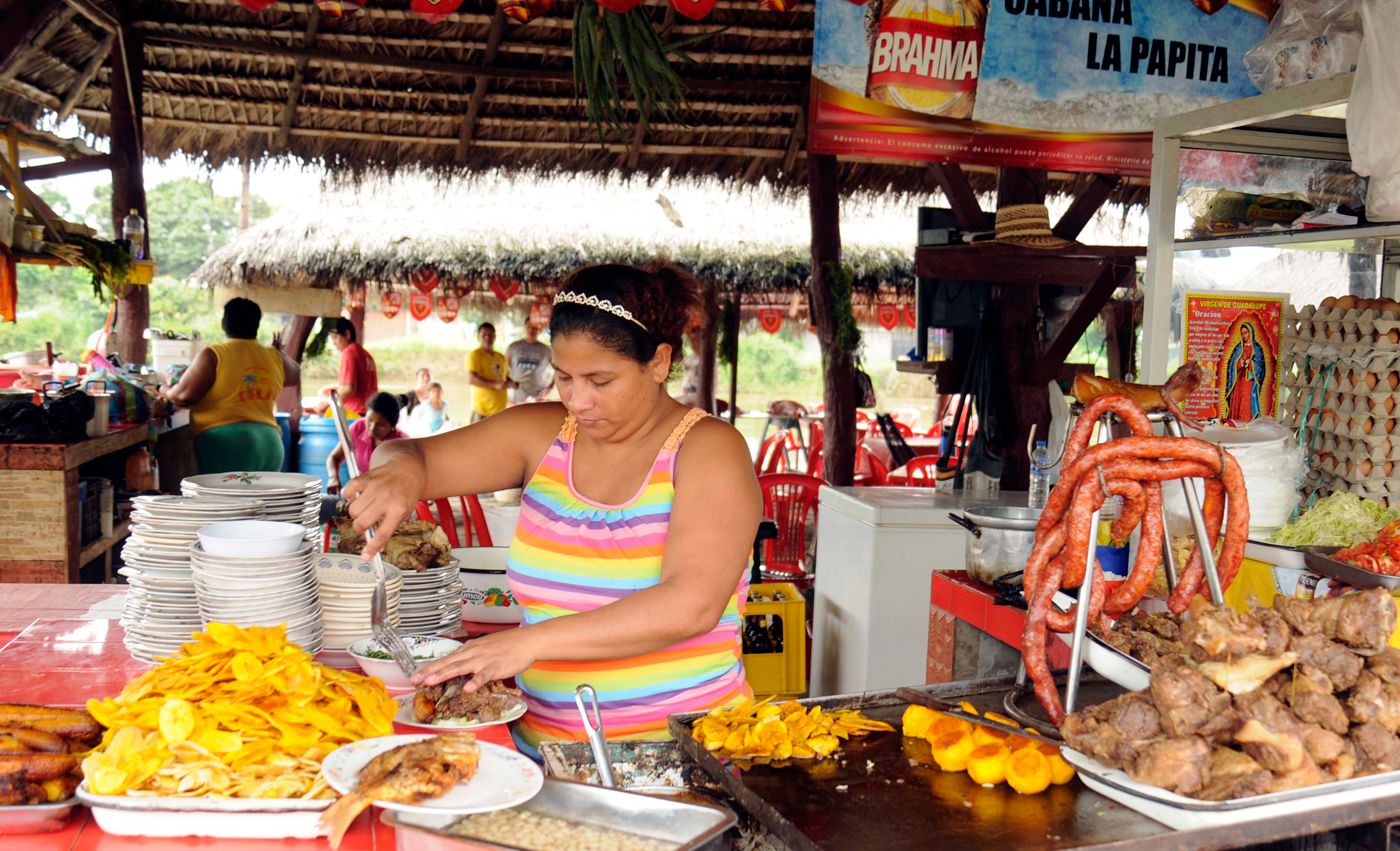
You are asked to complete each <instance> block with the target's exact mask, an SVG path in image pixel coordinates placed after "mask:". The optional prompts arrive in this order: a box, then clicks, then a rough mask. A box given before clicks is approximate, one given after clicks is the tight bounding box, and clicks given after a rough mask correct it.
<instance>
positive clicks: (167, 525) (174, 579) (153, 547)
mask: <svg viewBox="0 0 1400 851" xmlns="http://www.w3.org/2000/svg"><path fill="white" fill-rule="evenodd" d="M262 511H263V506H262V504H261V503H258V502H256V501H254V500H246V499H245V500H222V499H212V498H209V497H189V496H138V497H136V498H135V499H133V500H132V512H131V537H130V538H128V539H127V541H126V544H125V545H124V546H123V548H122V561H123V562H125V567H123V568H122V569H121V570H119V571H117V572H118V573H120V574H121V575H122V576H124V577H126V583H127V594H126V604H125V606H124V608H123V609H122V616H121V620H120V623H121V625H122V628H123V630H124V631H125V635H124V637H123V639H122V640H123V643H124V644H125V645H126V649H127V650H128V651H130V652H131V655H132V656H134V657H136V658H137V659H140V660H141V661H143V662H153V661H155V660H156V659H158V658H163V657H165V656H169V655H170V654H172V653H174V652H175V651H176V650H178V649H179V648H180V645H182V644H184V643H185V642H187V641H189V640H190V634H191V633H193V632H197V631H198V630H199V629H200V628H201V627H203V625H204V624H203V621H201V620H200V617H199V608H198V606H197V604H196V600H195V586H194V577H193V576H192V575H191V573H190V544H192V543H194V541H195V537H196V533H197V532H198V531H199V529H200V527H202V526H204V525H205V524H208V523H213V522H216V521H220V520H238V519H243V518H252V517H257V516H258V515H260V514H262Z"/></svg>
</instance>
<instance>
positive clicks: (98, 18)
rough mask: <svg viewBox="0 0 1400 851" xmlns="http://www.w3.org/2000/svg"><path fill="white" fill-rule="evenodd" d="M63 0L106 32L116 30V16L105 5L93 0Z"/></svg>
mask: <svg viewBox="0 0 1400 851" xmlns="http://www.w3.org/2000/svg"><path fill="white" fill-rule="evenodd" d="M63 2H65V3H67V4H68V5H69V6H71V7H73V8H74V9H76V10H77V11H78V14H80V15H82V16H83V17H84V18H87V19H88V20H89V21H92V22H93V23H94V24H96V25H97V26H98V27H100V28H102V29H104V30H106V31H107V32H109V33H114V32H116V31H117V16H116V15H114V14H112V13H111V12H110V11H108V10H107V8H106V7H105V6H101V5H99V4H98V3H96V2H95V0H63Z"/></svg>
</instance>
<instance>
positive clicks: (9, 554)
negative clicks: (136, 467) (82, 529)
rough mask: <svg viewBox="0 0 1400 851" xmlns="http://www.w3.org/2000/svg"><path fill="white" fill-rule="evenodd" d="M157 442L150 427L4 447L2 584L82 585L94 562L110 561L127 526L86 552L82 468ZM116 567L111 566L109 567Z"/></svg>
mask: <svg viewBox="0 0 1400 851" xmlns="http://www.w3.org/2000/svg"><path fill="white" fill-rule="evenodd" d="M150 439H151V431H150V428H148V427H147V426H146V425H139V426H131V427H128V428H120V429H114V430H113V431H111V432H110V433H108V434H106V435H103V436H102V437H94V438H89V439H87V440H80V441H78V442H76V443H4V444H0V516H3V517H4V518H5V523H4V524H3V526H0V553H3V557H0V582H77V581H78V579H79V576H78V572H79V571H80V570H81V569H82V566H83V565H84V564H86V563H87V562H89V561H92V560H93V559H95V558H97V557H99V556H108V555H109V554H110V552H111V550H112V547H114V546H116V545H117V544H118V543H119V542H120V541H121V540H122V539H123V538H125V537H126V535H127V531H128V529H127V524H125V523H120V524H117V525H116V526H115V527H113V529H112V534H110V535H106V536H104V537H101V538H98V539H97V540H96V541H92V542H90V543H89V544H88V545H87V546H83V545H82V544H81V542H80V540H79V529H78V479H79V478H80V477H81V475H82V473H81V470H80V468H82V467H84V466H86V465H94V464H95V463H96V462H101V461H104V460H106V459H110V461H109V463H111V464H113V465H115V464H116V463H117V461H118V460H119V459H117V458H116V457H115V456H116V455H117V454H118V453H122V452H126V451H127V450H130V449H132V448H133V447H136V446H139V445H141V444H143V443H146V442H147V441H149V440H150ZM109 567H110V565H109Z"/></svg>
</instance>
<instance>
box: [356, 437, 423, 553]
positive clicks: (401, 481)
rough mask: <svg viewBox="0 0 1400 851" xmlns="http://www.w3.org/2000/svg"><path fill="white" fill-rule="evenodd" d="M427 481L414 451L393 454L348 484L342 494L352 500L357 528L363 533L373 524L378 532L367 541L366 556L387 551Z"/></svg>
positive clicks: (387, 444)
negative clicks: (406, 453) (391, 537)
mask: <svg viewBox="0 0 1400 851" xmlns="http://www.w3.org/2000/svg"><path fill="white" fill-rule="evenodd" d="M405 442H406V441H405ZM391 443H392V442H390V443H386V444H385V446H389V445H391ZM426 484H427V471H426V470H425V469H424V467H423V463H422V461H421V459H420V458H418V457H417V456H416V454H413V455H400V456H398V457H395V458H392V459H390V460H389V461H388V462H386V463H384V464H381V465H379V466H377V467H373V468H371V469H370V470H369V471H368V472H366V473H364V474H362V475H360V476H359V477H358V478H354V479H351V480H350V482H349V483H348V484H346V485H345V487H344V488H343V489H342V495H343V496H344V498H345V499H346V501H347V502H349V503H350V516H351V517H352V518H354V521H355V531H356V532H359V533H361V534H363V533H364V532H365V530H366V529H369V528H371V527H373V528H374V529H375V530H376V532H377V534H376V535H375V536H374V540H373V541H371V542H368V543H366V545H365V550H364V552H363V553H362V555H363V556H364V557H365V558H369V557H370V556H372V555H374V554H376V553H379V552H381V551H383V549H384V546H385V545H386V544H387V543H388V542H389V536H390V535H392V534H393V532H394V530H395V529H397V528H398V527H399V524H400V523H402V522H403V520H404V518H406V517H409V516H410V515H412V514H413V513H414V509H415V508H416V507H417V505H418V495H419V494H421V493H423V491H424V488H425V486H426Z"/></svg>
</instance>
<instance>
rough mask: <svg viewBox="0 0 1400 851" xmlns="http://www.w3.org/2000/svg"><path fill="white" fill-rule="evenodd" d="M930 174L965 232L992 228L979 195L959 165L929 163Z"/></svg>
mask: <svg viewBox="0 0 1400 851" xmlns="http://www.w3.org/2000/svg"><path fill="white" fill-rule="evenodd" d="M928 170H929V173H930V174H932V175H933V179H934V182H935V183H937V184H938V188H939V189H942V190H943V197H945V198H947V199H948V206H949V207H951V208H952V210H953V218H955V219H957V222H958V227H960V228H962V229H963V230H972V231H977V230H986V229H987V228H989V227H991V225H992V222H991V217H990V216H988V215H987V213H986V212H985V211H984V210H983V209H982V205H981V203H979V202H978V200H977V193H976V192H973V191H972V184H971V183H969V182H968V180H967V173H966V172H964V171H963V170H962V166H960V165H958V164H957V163H929V165H928Z"/></svg>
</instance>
